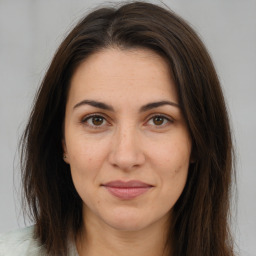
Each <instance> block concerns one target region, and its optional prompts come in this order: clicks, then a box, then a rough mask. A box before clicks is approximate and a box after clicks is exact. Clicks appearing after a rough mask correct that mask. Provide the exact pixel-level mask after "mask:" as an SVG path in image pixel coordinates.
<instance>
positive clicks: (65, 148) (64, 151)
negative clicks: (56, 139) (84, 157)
mask: <svg viewBox="0 0 256 256" xmlns="http://www.w3.org/2000/svg"><path fill="white" fill-rule="evenodd" d="M61 142H62V149H63V160H64V162H65V163H66V164H69V157H68V152H67V145H66V141H65V139H64V138H63V139H62V141H61Z"/></svg>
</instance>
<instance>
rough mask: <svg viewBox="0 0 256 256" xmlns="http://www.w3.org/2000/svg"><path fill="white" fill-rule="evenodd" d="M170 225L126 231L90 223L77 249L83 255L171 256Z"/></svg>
mask: <svg viewBox="0 0 256 256" xmlns="http://www.w3.org/2000/svg"><path fill="white" fill-rule="evenodd" d="M167 226H168V225H167V220H163V221H161V222H160V223H159V222H157V223H155V224H152V225H151V226H149V227H146V228H145V229H142V230H136V231H124V230H116V229H114V228H112V227H110V226H108V225H106V224H105V223H99V222H97V221H95V222H94V221H93V220H90V221H89V220H88V221H86V222H85V225H84V227H83V229H82V231H81V233H80V235H79V236H78V239H77V241H76V245H77V250H78V252H79V255H80V256H96V255H102V256H113V255H119V256H130V255H133V256H167V255H171V254H170V248H165V243H166V237H167V233H168V230H167V228H166V227H167ZM85 227H86V228H85ZM169 247H170V246H169Z"/></svg>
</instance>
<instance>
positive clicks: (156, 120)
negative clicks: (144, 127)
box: [148, 115, 173, 127]
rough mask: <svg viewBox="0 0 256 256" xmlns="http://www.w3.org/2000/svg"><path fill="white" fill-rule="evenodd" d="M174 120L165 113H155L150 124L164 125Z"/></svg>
mask: <svg viewBox="0 0 256 256" xmlns="http://www.w3.org/2000/svg"><path fill="white" fill-rule="evenodd" d="M172 122H173V121H172V120H171V119H170V118H168V117H166V116H164V115H155V116H152V117H151V118H150V119H149V121H148V124H149V125H151V126H158V127H164V126H166V125H168V124H169V123H172Z"/></svg>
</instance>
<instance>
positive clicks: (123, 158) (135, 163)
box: [109, 127, 145, 171]
mask: <svg viewBox="0 0 256 256" xmlns="http://www.w3.org/2000/svg"><path fill="white" fill-rule="evenodd" d="M138 133H139V131H136V128H135V127H134V128H120V129H118V130H117V131H116V132H115V134H114V135H113V138H112V141H111V152H110V154H109V162H110V164H111V165H113V166H114V167H116V168H119V169H121V170H123V171H130V170H132V169H134V168H136V167H139V166H141V165H143V163H144V162H145V155H144V152H143V147H142V145H141V143H140V139H139V135H138Z"/></svg>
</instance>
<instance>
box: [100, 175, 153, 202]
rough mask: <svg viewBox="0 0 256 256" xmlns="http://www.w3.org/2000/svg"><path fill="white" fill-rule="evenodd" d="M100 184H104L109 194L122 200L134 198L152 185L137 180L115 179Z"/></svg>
mask: <svg viewBox="0 0 256 256" xmlns="http://www.w3.org/2000/svg"><path fill="white" fill-rule="evenodd" d="M102 186H104V187H105V188H106V189H107V191H108V192H109V193H110V194H111V195H113V196H115V197H116V198H119V199H122V200H131V199H134V198H136V197H138V196H140V195H143V194H145V193H146V192H147V191H148V190H150V189H151V188H152V187H153V186H152V185H150V184H147V183H144V182H142V181H139V180H130V181H121V180H115V181H110V182H108V183H106V184H104V185H102Z"/></svg>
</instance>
